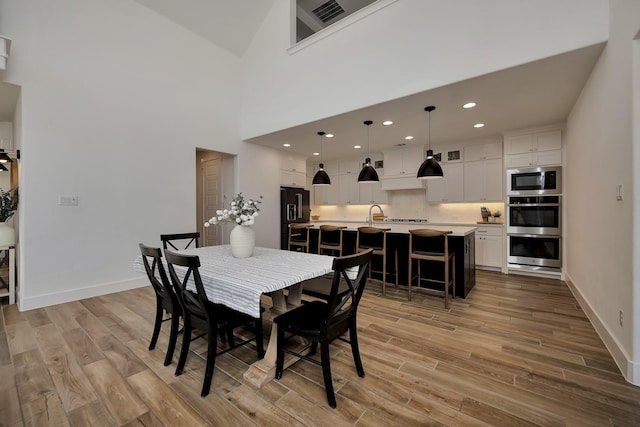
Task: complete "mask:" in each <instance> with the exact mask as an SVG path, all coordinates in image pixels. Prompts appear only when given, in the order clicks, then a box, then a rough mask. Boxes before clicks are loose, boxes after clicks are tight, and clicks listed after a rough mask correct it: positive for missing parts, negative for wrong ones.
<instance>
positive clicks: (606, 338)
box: [565, 272, 640, 386]
mask: <svg viewBox="0 0 640 427" xmlns="http://www.w3.org/2000/svg"><path fill="white" fill-rule="evenodd" d="M565 276H566V282H567V286H568V287H569V290H571V293H572V294H573V296H574V297H575V299H576V301H578V304H580V307H581V308H582V310H583V311H584V313H585V314H586V315H587V317H588V318H589V321H590V322H591V324H592V325H593V327H594V329H595V330H596V332H597V333H598V335H599V336H600V339H602V342H604V345H605V347H607V350H609V353H611V356H612V357H613V360H614V362H616V365H618V369H620V372H621V373H622V375H623V376H624V379H625V380H627V381H628V382H630V383H631V384H633V385H637V386H640V364H639V363H634V362H633V361H632V360H631V359H630V358H629V356H628V355H627V353H626V352H625V351H624V349H623V348H622V347H621V346H620V345H619V344H618V341H617V340H616V339H615V337H614V336H613V335H612V334H611V333H610V332H609V329H608V328H607V327H606V326H605V324H604V323H602V321H601V320H600V317H598V315H597V313H596V312H595V310H593V307H591V304H589V302H588V301H587V300H586V299H585V298H584V296H583V295H582V293H581V292H580V290H579V289H578V288H577V287H576V285H575V284H574V283H573V280H571V277H570V276H569V274H568V273H566V272H565Z"/></svg>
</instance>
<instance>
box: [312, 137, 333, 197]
mask: <svg viewBox="0 0 640 427" xmlns="http://www.w3.org/2000/svg"><path fill="white" fill-rule="evenodd" d="M318 135H320V165H319V166H320V169H318V172H316V174H315V175H314V176H313V185H331V179H330V178H329V175H328V174H327V172H325V170H324V163H322V138H323V137H324V135H325V134H324V132H318Z"/></svg>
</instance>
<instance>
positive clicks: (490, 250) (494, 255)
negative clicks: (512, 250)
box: [476, 225, 504, 269]
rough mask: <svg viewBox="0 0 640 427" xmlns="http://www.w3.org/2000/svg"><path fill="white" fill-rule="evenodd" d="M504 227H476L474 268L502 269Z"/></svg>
mask: <svg viewBox="0 0 640 427" xmlns="http://www.w3.org/2000/svg"><path fill="white" fill-rule="evenodd" d="M503 235H504V227H503V226H501V225H487V226H482V225H480V226H478V229H477V230H476V267H479V268H482V267H490V268H492V269H494V268H502V262H503V258H504V255H503V252H504V251H503V248H504V237H503Z"/></svg>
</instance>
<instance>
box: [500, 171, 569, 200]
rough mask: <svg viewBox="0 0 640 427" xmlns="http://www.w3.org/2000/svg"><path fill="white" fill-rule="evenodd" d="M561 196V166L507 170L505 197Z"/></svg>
mask: <svg viewBox="0 0 640 427" xmlns="http://www.w3.org/2000/svg"><path fill="white" fill-rule="evenodd" d="M540 194H542V195H545V194H562V166H546V167H544V166H543V167H536V168H518V169H507V195H508V196H529V195H540Z"/></svg>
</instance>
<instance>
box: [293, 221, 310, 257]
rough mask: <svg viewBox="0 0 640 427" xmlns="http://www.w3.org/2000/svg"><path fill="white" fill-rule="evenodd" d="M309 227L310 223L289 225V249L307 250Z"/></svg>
mask: <svg viewBox="0 0 640 427" xmlns="http://www.w3.org/2000/svg"><path fill="white" fill-rule="evenodd" d="M309 227H311V224H297V223H296V224H290V225H289V250H291V247H292V246H293V250H294V251H299V250H301V251H302V252H309Z"/></svg>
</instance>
